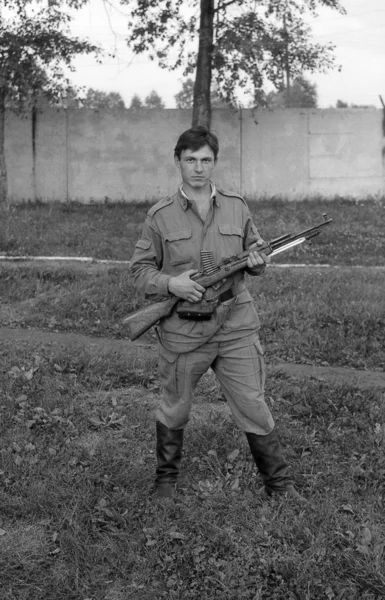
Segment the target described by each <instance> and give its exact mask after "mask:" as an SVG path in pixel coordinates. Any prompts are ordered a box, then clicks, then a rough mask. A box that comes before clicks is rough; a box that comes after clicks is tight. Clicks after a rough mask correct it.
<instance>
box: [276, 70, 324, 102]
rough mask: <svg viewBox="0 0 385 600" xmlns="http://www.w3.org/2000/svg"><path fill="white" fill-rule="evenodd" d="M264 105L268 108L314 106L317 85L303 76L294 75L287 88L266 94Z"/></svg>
mask: <svg viewBox="0 0 385 600" xmlns="http://www.w3.org/2000/svg"><path fill="white" fill-rule="evenodd" d="M266 105H267V106H269V107H270V108H316V107H317V86H316V85H315V84H313V83H311V82H310V81H309V80H308V79H306V78H305V77H302V76H299V77H296V78H295V79H294V81H293V83H292V85H291V86H290V88H289V89H287V88H284V89H282V90H280V91H278V92H270V93H269V94H267V96H266Z"/></svg>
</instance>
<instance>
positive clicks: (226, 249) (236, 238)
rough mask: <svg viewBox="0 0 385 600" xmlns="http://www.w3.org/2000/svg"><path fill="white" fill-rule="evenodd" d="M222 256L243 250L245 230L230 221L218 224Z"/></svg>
mask: <svg viewBox="0 0 385 600" xmlns="http://www.w3.org/2000/svg"><path fill="white" fill-rule="evenodd" d="M218 229H219V233H220V234H221V235H220V243H221V253H222V256H231V255H232V254H239V253H240V252H242V250H243V236H244V231H243V229H242V227H238V226H237V225H232V224H229V223H223V224H218Z"/></svg>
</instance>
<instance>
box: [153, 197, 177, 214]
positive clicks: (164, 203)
mask: <svg viewBox="0 0 385 600" xmlns="http://www.w3.org/2000/svg"><path fill="white" fill-rule="evenodd" d="M173 201H174V198H173V197H172V196H168V197H167V198H162V200H159V202H157V203H156V204H154V206H152V207H151V208H150V210H149V211H148V213H147V216H148V217H153V216H154V215H155V213H156V212H158V210H160V209H161V208H164V207H165V206H168V205H169V204H171V203H172V202H173Z"/></svg>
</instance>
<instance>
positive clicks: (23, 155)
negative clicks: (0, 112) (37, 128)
mask: <svg viewBox="0 0 385 600" xmlns="http://www.w3.org/2000/svg"><path fill="white" fill-rule="evenodd" d="M5 162H6V168H7V175H8V196H9V199H10V201H11V202H13V201H14V202H20V201H26V200H34V186H33V160H32V119H31V115H30V114H27V115H25V116H23V117H18V116H16V115H15V114H14V113H13V112H11V111H8V112H7V114H6V119H5Z"/></svg>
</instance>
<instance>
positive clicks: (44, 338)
mask: <svg viewBox="0 0 385 600" xmlns="http://www.w3.org/2000/svg"><path fill="white" fill-rule="evenodd" d="M2 341H14V342H15V343H18V342H19V343H26V342H28V343H35V344H47V345H56V346H71V347H72V348H79V347H83V348H87V350H89V351H93V350H94V351H95V352H103V353H105V352H114V353H115V352H118V353H120V354H122V355H124V356H126V357H127V358H129V359H130V361H134V363H135V365H136V366H137V367H138V368H143V367H145V365H146V364H148V361H149V358H151V357H155V354H156V347H155V345H152V344H143V343H139V342H131V341H130V340H115V339H112V338H104V337H103V338H102V337H91V336H87V335H82V334H78V333H60V332H57V331H52V332H50V331H41V330H39V329H16V328H11V327H0V343H1V342H2ZM267 370H268V373H282V374H284V375H286V376H287V377H288V378H290V379H304V378H310V379H317V380H318V381H324V382H330V383H333V384H340V385H343V384H347V385H353V386H356V387H359V388H362V389H369V388H380V389H385V373H384V372H383V371H364V370H358V369H349V368H347V367H332V366H327V367H322V366H316V365H302V364H293V363H278V364H275V365H268V366H267Z"/></svg>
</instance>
